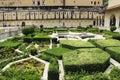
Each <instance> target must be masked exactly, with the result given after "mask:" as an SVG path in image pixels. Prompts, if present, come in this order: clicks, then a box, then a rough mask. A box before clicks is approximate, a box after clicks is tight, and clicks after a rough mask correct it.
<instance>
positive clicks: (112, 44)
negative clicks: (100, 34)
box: [93, 39, 120, 49]
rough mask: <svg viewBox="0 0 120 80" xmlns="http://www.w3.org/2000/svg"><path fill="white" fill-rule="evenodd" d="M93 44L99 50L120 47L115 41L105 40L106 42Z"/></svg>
mask: <svg viewBox="0 0 120 80" xmlns="http://www.w3.org/2000/svg"><path fill="white" fill-rule="evenodd" d="M93 44H94V45H96V46H97V47H99V48H102V49H105V48H106V47H118V46H120V41H118V40H115V39H107V40H95V41H93Z"/></svg>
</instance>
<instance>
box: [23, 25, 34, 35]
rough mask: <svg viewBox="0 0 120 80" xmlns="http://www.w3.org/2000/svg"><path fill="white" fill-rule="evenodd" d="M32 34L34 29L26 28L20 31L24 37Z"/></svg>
mask: <svg viewBox="0 0 120 80" xmlns="http://www.w3.org/2000/svg"><path fill="white" fill-rule="evenodd" d="M33 32H34V28H33V27H26V28H23V29H22V33H23V34H24V35H26V36H27V35H28V34H32V33H33Z"/></svg>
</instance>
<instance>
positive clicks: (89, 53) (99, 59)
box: [63, 48, 110, 72]
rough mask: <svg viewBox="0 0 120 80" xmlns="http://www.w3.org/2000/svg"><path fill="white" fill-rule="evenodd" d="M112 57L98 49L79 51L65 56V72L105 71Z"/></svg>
mask: <svg viewBox="0 0 120 80" xmlns="http://www.w3.org/2000/svg"><path fill="white" fill-rule="evenodd" d="M109 59H110V55H109V54H108V53H106V52H104V51H103V50H101V49H98V48H89V49H79V50H77V51H73V52H70V53H67V54H64V55H63V62H64V67H65V71H72V72H76V71H80V70H81V69H83V70H86V71H90V72H94V71H104V70H105V69H106V68H107V67H108V65H109Z"/></svg>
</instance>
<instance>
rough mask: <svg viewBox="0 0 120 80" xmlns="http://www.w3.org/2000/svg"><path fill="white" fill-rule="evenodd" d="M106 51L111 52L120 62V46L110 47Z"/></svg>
mask: <svg viewBox="0 0 120 80" xmlns="http://www.w3.org/2000/svg"><path fill="white" fill-rule="evenodd" d="M106 51H107V52H108V53H110V55H111V57H112V58H113V59H115V60H116V61H118V62H120V47H108V48H106Z"/></svg>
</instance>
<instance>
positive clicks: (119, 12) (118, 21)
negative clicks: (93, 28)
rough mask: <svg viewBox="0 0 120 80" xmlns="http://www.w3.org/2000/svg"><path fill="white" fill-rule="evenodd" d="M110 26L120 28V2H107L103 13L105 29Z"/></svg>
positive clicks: (116, 0)
mask: <svg viewBox="0 0 120 80" xmlns="http://www.w3.org/2000/svg"><path fill="white" fill-rule="evenodd" d="M110 26H116V27H117V28H120V0H109V4H108V8H107V10H106V12H105V27H110Z"/></svg>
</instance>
